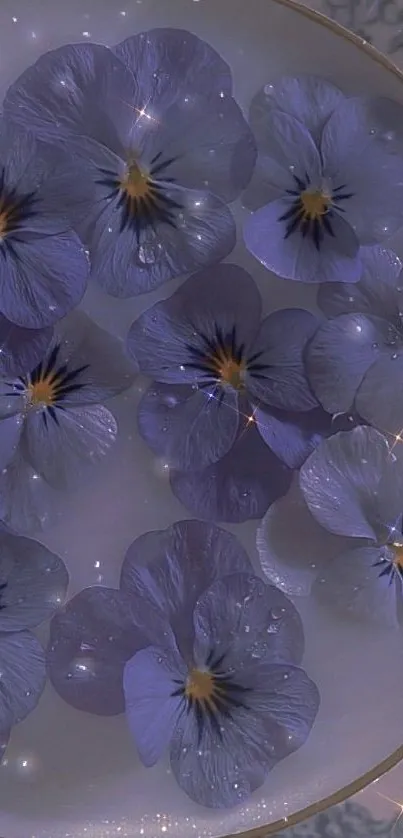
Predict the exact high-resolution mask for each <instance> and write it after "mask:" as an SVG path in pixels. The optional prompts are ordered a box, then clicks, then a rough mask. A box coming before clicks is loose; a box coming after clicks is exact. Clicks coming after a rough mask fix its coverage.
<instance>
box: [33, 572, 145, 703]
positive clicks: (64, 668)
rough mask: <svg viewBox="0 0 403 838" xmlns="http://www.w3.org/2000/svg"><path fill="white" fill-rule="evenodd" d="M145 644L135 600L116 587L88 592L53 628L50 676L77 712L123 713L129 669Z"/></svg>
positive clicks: (75, 599) (62, 613)
mask: <svg viewBox="0 0 403 838" xmlns="http://www.w3.org/2000/svg"><path fill="white" fill-rule="evenodd" d="M145 645H147V640H146V638H145V636H144V635H143V633H142V632H141V631H140V630H139V628H138V626H137V625H136V621H135V616H134V611H133V602H132V600H131V599H130V597H128V596H127V595H126V594H124V593H123V592H122V591H116V590H114V589H113V588H101V587H96V586H94V587H91V588H85V589H84V590H83V591H80V593H79V594H77V595H76V596H75V597H73V599H71V600H70V601H69V602H68V603H67V605H66V606H65V608H64V609H63V610H62V611H60V612H59V614H57V615H56V616H55V617H54V618H53V620H52V622H51V624H50V640H49V646H48V650H47V667H48V674H49V678H50V680H51V682H52V684H53V686H54V688H55V690H56V692H57V693H58V694H59V695H60V696H61V698H63V700H64V701H66V702H67V703H68V704H71V705H72V707H75V708H76V709H77V710H84V711H86V712H87V713H95V714H96V715H99V716H114V715H116V714H118V713H123V711H124V695H123V671H124V667H125V664H126V663H127V661H128V660H130V658H131V657H132V656H133V655H134V654H135V653H136V652H137V651H138V650H139V649H141V648H142V646H145Z"/></svg>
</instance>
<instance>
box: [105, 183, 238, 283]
mask: <svg viewBox="0 0 403 838" xmlns="http://www.w3.org/2000/svg"><path fill="white" fill-rule="evenodd" d="M164 196H165V199H166V200H167V201H168V200H171V201H173V202H174V204H176V205H177V206H176V207H175V208H174V213H173V216H172V219H171V220H172V223H171V222H165V221H161V222H156V224H155V225H154V228H153V227H151V226H149V227H148V228H147V229H146V230H145V231H143V232H141V233H140V238H139V237H138V235H137V227H136V223H135V222H134V223H133V224H130V225H129V226H127V225H126V226H125V227H124V229H123V230H122V220H123V213H122V210H119V207H118V203H119V200H120V199H119V198H116V199H115V201H111V202H110V204H108V205H106V206H105V207H104V211H103V212H101V213H99V212H98V207H97V205H96V204H94V206H93V209H92V214H93V213H94V209H95V210H96V211H97V220H96V221H95V224H94V227H93V229H92V233H91V237H90V240H89V243H90V248H91V264H92V275H93V276H94V278H95V279H96V280H97V282H98V283H99V284H100V285H101V286H102V287H103V289H104V290H105V291H106V292H107V293H108V294H112V295H113V296H114V297H121V298H126V297H133V296H135V295H137V294H144V293H146V292H148V291H152V290H153V289H154V288H157V287H159V286H160V285H162V284H163V283H164V282H167V281H168V280H171V279H173V278H174V277H176V276H182V275H183V274H187V273H191V272H193V271H196V270H199V269H200V268H203V267H205V266H207V265H214V264H215V263H216V262H219V261H220V259H224V258H225V257H226V256H228V255H229V253H230V252H231V250H233V248H234V246H235V241H236V230H235V222H234V219H233V216H232V214H231V212H230V210H229V209H228V208H227V207H226V205H225V204H224V203H223V202H222V201H221V200H220V199H219V198H217V197H216V196H215V195H212V194H211V193H209V192H206V191H202V192H200V191H198V192H196V191H192V190H190V189H178V188H177V187H173V186H172V187H170V186H167V187H166V189H164Z"/></svg>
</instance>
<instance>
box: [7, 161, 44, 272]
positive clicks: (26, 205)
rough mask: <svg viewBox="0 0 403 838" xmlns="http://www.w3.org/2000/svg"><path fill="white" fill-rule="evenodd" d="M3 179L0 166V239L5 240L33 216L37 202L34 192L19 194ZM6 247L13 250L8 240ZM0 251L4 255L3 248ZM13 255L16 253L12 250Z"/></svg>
mask: <svg viewBox="0 0 403 838" xmlns="http://www.w3.org/2000/svg"><path fill="white" fill-rule="evenodd" d="M5 179H6V170H5V167H4V166H2V167H1V168H0V240H7V237H8V236H9V235H10V234H11V233H14V234H15V233H17V232H18V230H19V228H20V227H23V225H24V222H26V221H27V220H28V219H30V218H32V217H33V216H35V215H36V203H37V198H36V197H35V192H29V193H27V194H26V195H19V194H18V192H17V190H16V189H15V188H14V189H7V188H6V185H5ZM7 247H8V249H9V250H13V248H12V245H11V243H10V241H7ZM0 253H2V254H3V256H4V250H3V248H0ZM13 255H14V256H15V255H16V254H15V252H14V251H13ZM17 258H18V257H17Z"/></svg>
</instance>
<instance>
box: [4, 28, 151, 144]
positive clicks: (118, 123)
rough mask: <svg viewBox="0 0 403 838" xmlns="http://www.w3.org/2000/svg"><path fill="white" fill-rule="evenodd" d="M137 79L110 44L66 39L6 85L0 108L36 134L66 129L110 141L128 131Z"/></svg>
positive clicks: (44, 136)
mask: <svg viewBox="0 0 403 838" xmlns="http://www.w3.org/2000/svg"><path fill="white" fill-rule="evenodd" d="M136 94H137V85H136V83H135V80H134V77H133V76H132V74H131V73H130V72H129V70H127V68H126V67H125V66H124V65H123V64H122V62H121V61H120V60H119V59H118V58H117V56H115V55H114V54H113V52H112V50H110V49H108V48H107V47H105V46H101V45H99V44H68V45H66V46H62V47H59V48H58V49H55V50H51V51H50V52H46V53H45V54H44V55H42V56H41V57H40V58H39V59H38V61H37V62H36V63H35V64H33V65H32V66H31V67H29V68H28V69H27V70H25V71H24V73H22V75H21V76H20V77H19V78H18V79H17V81H16V82H14V84H12V85H11V87H10V88H9V89H8V91H7V94H6V97H5V100H4V103H3V110H4V114H5V115H6V116H7V118H9V119H10V120H11V121H12V122H14V123H16V124H17V125H19V126H21V127H23V128H27V129H29V130H30V131H32V132H33V133H34V134H35V135H36V136H37V137H39V139H41V140H45V141H50V142H56V143H58V142H60V141H61V140H63V139H65V138H68V137H69V136H70V135H71V134H84V135H88V136H90V137H94V138H95V139H97V140H98V141H99V142H102V143H104V144H105V145H106V146H109V147H114V146H116V145H117V143H118V138H119V140H120V142H119V145H120V146H121V145H122V142H123V139H124V138H125V137H127V136H128V135H129V133H130V129H131V125H132V123H133V118H134V117H133V109H132V107H131V103H132V102H133V101H135V99H136Z"/></svg>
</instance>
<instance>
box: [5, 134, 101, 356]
mask: <svg viewBox="0 0 403 838" xmlns="http://www.w3.org/2000/svg"><path fill="white" fill-rule="evenodd" d="M43 178H44V172H43V166H42V165H41V164H40V161H38V160H37V157H36V146H35V141H34V138H33V137H32V135H30V134H29V133H26V132H22V131H18V130H16V129H15V128H14V127H12V126H10V125H8V124H7V123H6V122H5V121H4V120H0V254H1V259H0V312H1V314H2V315H3V317H5V318H6V319H7V320H9V321H11V323H14V324H15V325H16V326H22V327H28V328H29V329H36V328H40V327H43V326H49V325H51V324H53V323H55V322H56V321H57V320H60V318H62V317H63V316H64V315H65V314H67V313H68V312H69V311H71V310H72V309H73V308H75V306H76V305H78V303H79V302H80V300H81V297H82V296H83V294H84V291H85V288H86V284H87V277H88V273H89V265H88V259H87V256H86V255H85V252H84V248H83V246H82V244H81V242H80V240H79V238H78V236H77V235H76V233H74V232H73V231H72V230H71V229H70V227H69V223H68V222H67V221H66V219H65V218H63V217H62V211H63V208H62V205H61V207H60V211H59V215H57V214H56V215H55V214H54V213H51V212H50V207H49V205H48V203H47V199H46V195H45V192H44V186H43ZM19 336H20V337H22V338H23V340H25V341H26V340H27V335H26V333H25V335H24V334H22V335H21V334H20V335H19ZM17 338H18V335H17Z"/></svg>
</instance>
